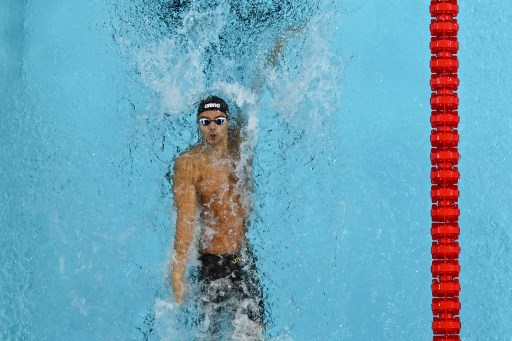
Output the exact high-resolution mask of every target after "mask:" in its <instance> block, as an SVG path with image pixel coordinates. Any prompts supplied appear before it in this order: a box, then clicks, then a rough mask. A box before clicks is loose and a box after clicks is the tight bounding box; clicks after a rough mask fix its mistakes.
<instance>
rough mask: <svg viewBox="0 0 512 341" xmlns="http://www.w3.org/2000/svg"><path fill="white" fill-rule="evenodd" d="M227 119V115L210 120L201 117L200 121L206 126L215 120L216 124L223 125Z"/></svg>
mask: <svg viewBox="0 0 512 341" xmlns="http://www.w3.org/2000/svg"><path fill="white" fill-rule="evenodd" d="M226 121H227V118H226V117H217V118H216V119H213V120H210V119H209V118H200V119H199V123H201V124H202V125H204V126H205V127H207V126H209V125H210V123H212V122H215V124H216V125H218V126H221V125H223V124H224V122H226Z"/></svg>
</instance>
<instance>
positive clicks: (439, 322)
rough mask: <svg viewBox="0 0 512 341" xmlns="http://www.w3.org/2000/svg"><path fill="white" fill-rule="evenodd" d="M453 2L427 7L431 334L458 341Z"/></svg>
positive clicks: (455, 11)
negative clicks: (428, 43) (429, 19)
mask: <svg viewBox="0 0 512 341" xmlns="http://www.w3.org/2000/svg"><path fill="white" fill-rule="evenodd" d="M458 12H459V6H458V4H457V0H431V3H430V14H431V17H432V18H431V22H430V33H431V41H430V51H431V59H430V69H431V78H430V87H431V89H432V95H431V98H430V105H431V108H432V113H431V116H430V123H431V126H432V131H431V134H430V142H431V146H432V149H431V153H430V160H431V163H432V169H431V174H430V179H431V183H432V187H431V192H430V195H431V198H432V211H431V216H432V229H431V234H432V267H431V272H432V278H433V279H432V313H433V321H432V330H433V334H434V335H433V340H434V341H441V340H445V341H459V340H460V335H459V334H460V329H461V322H460V317H459V316H458V315H459V314H460V309H461V305H460V301H459V293H460V282H459V279H458V277H459V273H460V265H459V254H460V246H459V243H458V238H459V235H460V228H459V215H460V210H459V206H458V204H457V202H458V199H459V194H460V193H459V189H458V181H459V178H460V174H459V170H458V167H457V165H458V162H459V158H460V155H459V151H458V145H459V133H458V130H457V128H458V125H459V114H458V107H459V97H458V95H457V90H458V87H459V78H458V76H457V72H458V69H459V61H458V58H457V52H458V50H459V43H458V40H457V33H458V31H459V25H458V22H457V18H456V17H457V15H458Z"/></svg>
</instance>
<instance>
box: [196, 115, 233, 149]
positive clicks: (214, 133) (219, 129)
mask: <svg viewBox="0 0 512 341" xmlns="http://www.w3.org/2000/svg"><path fill="white" fill-rule="evenodd" d="M218 119H220V120H218ZM222 119H224V122H223V123H222V124H220V125H218V124H217V123H216V122H218V123H221V121H222ZM202 122H204V123H208V122H209V124H208V125H204V124H203V123H202ZM228 122H229V121H228V116H227V115H226V114H225V113H223V112H222V111H219V110H207V111H203V112H202V113H200V114H199V116H198V117H197V124H198V125H199V131H200V132H201V136H202V137H203V139H204V141H206V142H207V143H208V144H210V145H217V144H220V143H221V142H224V141H227V139H228Z"/></svg>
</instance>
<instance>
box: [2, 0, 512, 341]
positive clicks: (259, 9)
mask: <svg viewBox="0 0 512 341" xmlns="http://www.w3.org/2000/svg"><path fill="white" fill-rule="evenodd" d="M428 5H429V2H428V1H426V0H423V1H408V0H395V1H384V0H374V1H367V2H360V1H354V0H343V1H329V0H314V1H313V0H310V1H291V0H285V1H277V0H258V1H233V0H217V1H208V2H206V1H201V0H186V1H169V0H153V1H148V0H135V1H116V2H115V3H110V2H106V1H102V0H91V1H88V2H82V1H62V0H47V1H26V0H25V1H18V0H4V1H2V3H1V4H0V32H1V35H0V37H1V38H0V39H1V41H0V46H1V47H0V70H1V71H0V72H1V78H0V79H1V80H0V89H1V99H0V110H1V112H0V115H1V120H0V137H1V139H0V148H1V149H0V164H1V172H0V188H1V195H2V199H1V200H0V224H1V225H0V226H1V236H0V259H1V262H2V270H1V271H0V303H1V304H0V339H2V340H3V339H5V340H91V339H92V340H191V339H194V337H197V336H198V335H199V334H198V326H197V324H198V322H197V309H196V307H194V306H193V305H189V306H186V307H185V308H178V307H176V305H175V304H174V303H173V300H172V290H171V288H170V286H169V277H168V274H167V272H168V266H169V261H170V255H171V253H172V241H173V238H174V223H175V219H176V214H175V209H174V207H173V196H172V192H171V185H170V183H169V181H168V179H169V178H168V177H169V175H170V171H171V170H172V166H173V163H174V160H175V157H176V156H177V155H178V154H179V153H181V152H183V151H184V150H186V148H188V147H189V146H190V145H191V144H194V143H196V142H197V139H198V134H197V129H196V123H195V120H194V119H195V116H194V112H195V105H196V103H197V101H198V100H199V99H200V98H201V96H204V95H205V94H208V93H211V92H214V93H216V94H220V95H222V96H224V97H225V98H226V99H227V100H228V102H229V104H230V106H231V107H232V108H235V109H234V110H233V112H234V113H235V115H237V117H239V119H240V121H242V122H244V132H245V136H246V139H245V140H244V144H243V149H242V151H243V153H242V154H243V156H244V157H246V158H252V178H253V181H254V189H253V193H251V200H252V202H253V212H252V214H251V222H250V231H249V239H250V241H251V244H252V247H253V252H254V254H255V256H256V258H257V263H258V264H257V265H258V269H259V276H260V278H261V281H262V284H263V289H264V295H265V304H266V307H267V314H268V321H267V328H266V331H265V338H266V339H269V340H297V341H299V340H361V339H364V340H429V339H431V337H432V333H431V320H432V316H431V310H430V303H431V292H430V284H431V274H430V263H431V258H430V244H431V238H430V216H429V214H430V193H429V190H430V180H429V177H430V161H429V152H430V141H429V134H430V122H429V115H430V106H429V98H430V88H429V78H430V70H429V64H428V63H429V59H430V51H429V46H428V43H429V40H430V36H429V32H428V24H429V21H430V16H429V12H428ZM459 5H460V8H461V11H460V15H459V18H458V19H459V24H460V26H461V31H460V35H459V37H460V38H459V40H460V44H461V50H460V52H459V58H460V64H461V67H460V78H461V87H460V91H459V96H460V101H461V107H460V110H459V112H460V116H461V124H460V128H459V130H460V135H461V143H460V151H461V155H462V159H461V161H460V171H461V175H462V177H461V180H460V190H461V198H460V207H461V220H460V223H461V231H462V232H461V239H460V242H461V247H462V253H461V258H460V261H461V266H462V271H461V278H460V279H461V285H462V292H461V303H462V312H461V320H462V332H461V336H462V338H463V339H464V340H506V339H510V338H512V324H511V323H510V321H511V320H512V311H511V310H510V309H509V308H508V306H509V305H510V304H509V303H510V302H511V301H512V289H511V287H510V278H511V276H512V251H511V243H512V241H511V238H512V232H511V231H512V230H511V229H510V222H511V212H512V209H511V208H512V207H511V204H510V200H509V198H510V196H511V194H512V176H511V175H510V171H509V169H510V168H511V166H512V154H511V153H512V152H511V149H510V148H509V144H510V141H511V140H512V119H511V118H510V115H508V113H509V111H510V108H511V107H512V102H511V101H512V99H511V97H510V96H508V93H509V92H510V88H511V85H512V84H511V78H510V76H509V75H510V70H511V60H512V58H511V57H512V55H511V52H510V51H509V49H507V46H508V40H507V37H509V36H510V35H511V33H512V32H511V30H512V26H511V25H510V18H511V17H512V5H510V4H508V3H506V2H491V3H490V2H488V1H484V0H476V1H471V2H470V1H465V0H464V1H459Z"/></svg>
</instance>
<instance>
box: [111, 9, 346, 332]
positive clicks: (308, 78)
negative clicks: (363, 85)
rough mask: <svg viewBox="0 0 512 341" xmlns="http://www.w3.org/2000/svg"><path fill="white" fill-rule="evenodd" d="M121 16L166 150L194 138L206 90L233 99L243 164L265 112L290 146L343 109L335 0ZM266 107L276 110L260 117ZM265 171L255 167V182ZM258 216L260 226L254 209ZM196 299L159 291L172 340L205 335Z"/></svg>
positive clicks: (159, 307) (154, 130) (153, 134)
mask: <svg viewBox="0 0 512 341" xmlns="http://www.w3.org/2000/svg"><path fill="white" fill-rule="evenodd" d="M115 13H116V14H117V16H116V18H117V21H113V23H112V24H113V27H115V29H116V33H115V35H114V39H115V41H116V42H117V43H118V44H119V45H120V46H121V47H122V49H123V51H124V53H125V54H126V55H127V56H128V58H129V59H131V60H132V67H133V69H134V70H135V71H136V72H137V73H138V74H139V75H140V78H141V80H142V81H143V82H144V84H145V85H146V86H147V87H148V88H149V89H151V90H152V91H153V92H154V93H155V94H156V95H157V96H156V97H155V99H154V100H153V101H152V102H151V103H150V104H149V105H150V107H151V110H153V111H154V113H153V115H152V116H150V117H148V120H147V126H146V128H145V129H147V131H148V132H149V137H150V138H154V139H161V138H162V127H165V128H164V132H163V134H164V136H170V137H171V138H170V140H169V141H166V148H168V147H169V144H171V145H172V144H173V145H175V146H176V150H178V151H180V150H184V149H185V148H187V146H189V145H190V144H192V143H194V142H195V141H197V133H196V129H195V128H194V124H195V123H194V122H193V120H192V117H193V114H192V115H191V113H193V112H194V108H195V106H196V105H197V102H198V100H199V99H201V98H202V97H204V96H206V95H208V94H216V95H220V96H222V97H223V98H226V99H227V101H228V103H229V105H230V107H231V108H232V109H231V113H232V115H233V114H234V115H233V116H235V117H236V118H237V119H238V121H239V122H240V123H241V129H242V131H243V132H242V134H243V136H244V139H243V141H242V145H241V148H242V152H241V158H242V160H241V161H242V162H241V163H242V164H244V163H247V162H248V161H249V160H252V158H253V156H252V155H253V153H254V148H255V145H256V144H257V141H258V137H259V129H260V128H261V124H260V120H261V119H266V120H270V119H273V120H275V123H277V124H282V125H285V126H288V127H289V128H288V129H286V130H284V131H283V132H284V134H285V136H286V135H290V134H291V136H292V138H291V139H289V138H288V141H283V143H284V145H282V147H283V148H286V146H285V145H290V146H291V145H293V144H294V143H295V142H294V140H295V141H296V139H297V138H300V137H299V136H300V134H303V131H304V130H305V129H314V127H315V126H319V125H320V126H321V125H322V123H321V122H322V118H323V117H326V116H328V115H329V114H331V113H332V112H333V111H334V110H335V108H336V106H337V104H336V103H337V101H338V100H339V96H340V93H339V88H338V86H337V83H336V82H337V79H338V77H339V76H340V74H341V63H340V59H339V58H337V57H335V56H334V53H333V51H331V50H330V47H329V44H328V38H329V34H330V32H329V31H330V30H329V27H330V25H329V22H330V21H331V20H333V17H334V14H335V13H333V12H332V10H331V11H329V4H328V3H319V2H317V1H309V2H305V1H302V2H298V1H256V2H254V1H250V2H249V1H247V2H246V1H214V2H211V1H210V2H204V1H170V2H169V1H140V2H137V1H135V2H132V3H130V4H125V5H121V6H119V7H117V8H116V12H115ZM132 18H141V20H139V21H136V22H135V21H133V20H132ZM265 106H266V109H265ZM269 109H270V110H271V111H272V112H276V113H277V114H278V116H276V117H268V116H267V117H265V115H262V114H261V111H262V110H269ZM296 117H300V120H299V121H297V120H295V119H294V118H296ZM311 123H313V124H311ZM301 131H302V133H301ZM293 136H295V137H293ZM170 149H171V150H173V149H174V148H173V147H171V148H170ZM283 156H284V155H283ZM284 157H286V156H284ZM163 158H168V155H167V156H163ZM264 173H265V172H264V171H261V170H260V171H259V172H258V171H257V170H256V171H255V172H254V174H255V176H256V179H255V184H256V187H258V184H259V181H260V180H259V177H260V176H263V175H264ZM269 194H270V193H269ZM260 195H262V193H260ZM247 196H251V194H247ZM254 219H255V221H254V222H253V224H252V225H253V226H255V228H257V225H258V224H257V222H256V221H257V220H258V218H257V213H255V214H254V217H253V220H254ZM195 294H196V295H197V292H196V293H195ZM198 304H199V303H197V302H196V303H195V305H194V304H190V305H189V307H188V310H185V311H183V309H179V308H177V307H176V306H175V305H174V304H173V303H172V299H170V298H158V299H157V301H156V303H155V312H156V325H157V330H158V333H159V335H160V336H162V337H163V338H164V339H169V340H177V339H183V340H187V339H188V338H190V335H196V337H198V335H199V336H200V335H203V336H205V334H204V332H203V334H201V333H202V332H201V321H198V317H197V315H198V313H197V310H198V308H197V305H198ZM267 310H268V311H267V323H268V324H269V325H272V323H273V322H272V321H273V320H272V310H271V305H270V304H269V305H268V309H267ZM236 321H243V316H238V317H237V318H236V319H235V329H234V330H233V329H232V331H231V333H232V335H233V337H234V339H240V337H241V336H240V335H242V334H243V333H242V334H240V331H239V328H238V329H237V328H236V325H237V323H236ZM239 324H240V323H238V325H239ZM228 329H229V328H228ZM242 331H243V328H242ZM237 335H238V336H237ZM225 337H226V336H225Z"/></svg>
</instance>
